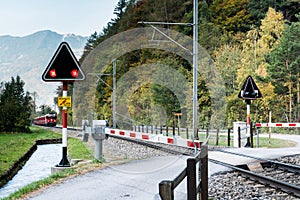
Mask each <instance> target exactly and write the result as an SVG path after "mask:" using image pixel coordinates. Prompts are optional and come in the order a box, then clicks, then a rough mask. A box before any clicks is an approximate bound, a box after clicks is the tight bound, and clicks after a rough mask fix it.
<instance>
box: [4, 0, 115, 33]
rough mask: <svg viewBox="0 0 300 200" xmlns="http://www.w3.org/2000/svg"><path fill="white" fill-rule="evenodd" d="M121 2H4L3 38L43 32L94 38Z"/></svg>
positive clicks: (81, 0)
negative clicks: (95, 33)
mask: <svg viewBox="0 0 300 200" xmlns="http://www.w3.org/2000/svg"><path fill="white" fill-rule="evenodd" d="M118 1H119V0H0V36H2V35H11V36H26V35H30V34H32V33H35V32H37V31H41V30H52V31H55V32H57V33H59V34H69V33H72V34H75V35H81V36H90V35H91V34H93V33H94V32H95V31H97V33H100V32H101V31H102V29H103V27H105V26H106V24H107V23H108V22H110V21H111V19H113V18H115V15H114V14H113V12H114V8H115V7H116V5H117V3H118Z"/></svg>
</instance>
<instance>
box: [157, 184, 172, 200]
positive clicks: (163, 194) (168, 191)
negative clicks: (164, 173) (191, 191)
mask: <svg viewBox="0 0 300 200" xmlns="http://www.w3.org/2000/svg"><path fill="white" fill-rule="evenodd" d="M159 196H160V198H161V199H162V200H173V199H174V192H173V190H172V181H161V182H160V183H159Z"/></svg>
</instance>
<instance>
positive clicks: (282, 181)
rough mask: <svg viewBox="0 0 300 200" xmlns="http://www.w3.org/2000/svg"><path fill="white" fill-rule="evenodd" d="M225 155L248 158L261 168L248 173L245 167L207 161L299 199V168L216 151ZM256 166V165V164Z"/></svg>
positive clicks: (211, 160)
mask: <svg viewBox="0 0 300 200" xmlns="http://www.w3.org/2000/svg"><path fill="white" fill-rule="evenodd" d="M216 151H220V152H223V153H227V154H233V155H236V156H241V157H248V158H252V159H255V160H257V161H259V164H260V165H261V168H259V169H258V170H256V171H255V172H253V171H250V170H249V168H248V167H247V166H246V165H243V166H233V165H231V164H229V163H224V162H220V161H217V160H213V159H209V161H210V162H213V163H215V164H219V165H222V166H226V167H229V168H231V169H234V171H235V172H238V173H239V174H241V175H243V176H244V177H246V178H249V179H251V180H253V181H255V182H259V183H261V184H263V185H266V186H271V187H273V188H275V189H277V190H278V189H279V190H281V191H284V192H286V193H288V194H292V195H294V196H297V197H300V166H299V165H293V164H288V163H283V162H278V161H274V160H268V159H263V158H258V157H254V156H249V155H244V154H240V153H234V152H228V151H224V150H216ZM257 164H258V163H257Z"/></svg>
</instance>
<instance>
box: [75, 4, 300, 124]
mask: <svg viewBox="0 0 300 200" xmlns="http://www.w3.org/2000/svg"><path fill="white" fill-rule="evenodd" d="M114 14H115V16H116V17H115V18H114V19H112V20H111V22H109V23H108V24H107V26H106V27H105V28H104V29H103V30H102V31H101V32H99V33H97V32H95V33H93V34H91V35H90V37H89V39H88V41H87V44H86V46H85V49H84V54H83V56H82V57H81V59H80V63H81V65H82V68H83V70H84V71H85V73H87V74H90V75H88V76H87V77H90V78H87V79H88V80H86V81H84V82H82V83H78V84H77V83H76V84H74V88H75V91H76V93H77V94H76V96H75V98H76V99H77V102H76V103H75V105H76V106H75V108H74V115H76V116H77V117H79V113H80V115H82V116H83V117H84V118H87V117H89V115H90V113H89V112H88V111H83V110H84V109H86V110H87V109H88V110H89V111H90V112H93V113H94V116H95V117H96V118H98V119H106V120H108V121H109V123H110V125H111V124H112V112H113V111H112V101H113V98H112V91H113V90H112V84H113V76H112V74H113V62H110V63H107V61H106V60H109V59H110V60H111V61H112V60H113V59H115V58H116V59H117V62H116V63H117V68H116V80H117V87H118V90H117V91H118V92H117V96H118V98H117V100H118V101H117V115H118V118H117V119H118V125H119V126H123V125H124V124H123V123H124V122H125V121H126V123H127V124H128V125H132V124H137V125H164V126H173V125H178V123H180V125H181V126H182V127H183V126H185V127H191V123H192V121H191V112H192V109H191V107H190V106H191V102H190V101H191V98H192V96H191V95H192V94H191V93H190V89H185V84H186V83H185V82H182V79H181V77H182V78H183V79H185V80H187V81H186V82H187V84H188V86H189V88H192V84H193V75H192V73H193V66H192V64H191V62H189V58H190V57H191V56H190V57H188V56H187V57H185V56H184V53H181V54H180V53H177V52H176V53H174V51H173V50H172V49H171V48H172V47H174V45H173V46H172V45H170V46H168V44H169V43H170V42H169V43H168V42H166V40H167V39H166V37H163V36H162V35H161V34H160V36H158V35H159V34H158V33H159V31H160V30H161V31H162V32H163V33H164V34H165V35H166V36H167V38H169V37H170V38H171V39H172V38H175V39H174V41H175V42H178V43H179V44H180V45H182V46H183V47H182V48H184V47H185V46H187V48H186V51H189V50H192V49H191V46H189V39H186V37H189V38H191V37H192V36H193V27H192V26H191V25H170V24H166V23H187V24H192V23H193V1H192V0H161V1H157V0H120V1H119V2H118V4H117V6H116V8H115V11H114ZM141 21H144V22H164V23H165V24H157V25H155V26H154V28H153V27H152V26H150V25H149V24H145V23H140V22H141ZM198 21H199V24H198V26H199V32H198V38H199V39H198V45H199V46H200V47H201V51H200V53H201V55H204V54H205V55H206V54H207V55H209V58H208V59H207V57H206V56H205V59H207V60H208V61H207V60H206V61H205V62H206V63H209V64H207V65H208V66H206V68H211V69H212V68H213V69H214V70H213V72H214V73H211V72H204V71H202V72H201V71H199V70H198V71H199V73H198V74H199V75H198V105H199V107H198V113H199V114H198V120H199V128H208V127H214V128H230V127H232V123H233V122H234V121H245V120H246V103H245V101H244V100H242V99H240V98H238V93H239V92H240V90H241V87H242V85H243V83H244V81H245V79H246V78H247V77H248V76H249V75H251V76H252V77H253V79H254V80H255V83H256V84H257V86H258V87H259V89H260V91H261V93H262V98H260V99H257V100H253V101H251V120H252V121H253V122H268V121H269V119H270V118H271V120H272V122H299V120H300V77H299V75H300V40H299V38H300V0H276V1H274V0H203V1H199V19H198ZM143 28H144V29H143ZM142 29H143V30H147V31H148V30H149V33H150V32H151V31H152V33H153V35H152V42H154V43H153V44H154V45H155V44H158V45H160V46H159V47H157V46H156V47H155V48H153V44H151V45H152V46H151V47H149V46H145V47H140V48H134V47H128V46H126V45H125V46H122V45H123V44H127V45H128V44H130V43H125V42H128V40H129V39H131V40H133V41H135V39H136V40H138V38H139V35H138V34H136V35H135V33H136V32H135V31H136V30H142ZM154 30H155V31H154ZM129 33H130V34H129ZM122 34H123V35H122ZM126 34H128V35H130V37H129V36H128V37H127V35H126ZM125 36H126V37H125ZM118 37H119V39H117V38H118ZM120 38H122V42H121V43H118V41H120ZM145 40H146V39H145ZM169 40H170V39H169ZM114 41H115V42H114ZM147 41H148V40H147ZM155 42H156V43H155ZM131 43H133V42H131ZM173 43H174V42H173ZM112 46H113V47H112ZM164 46H165V47H164ZM126 48H127V49H126ZM168 48H169V49H168ZM124 49H126V50H124ZM128 49H130V51H129V50H128ZM170 49H171V50H170ZM177 49H178V48H177ZM179 49H180V48H179ZM100 50H101V51H100ZM204 51H205V53H203V52H204ZM118 52H122V53H118ZM200 57H201V56H200ZM211 63H213V64H211ZM153 64H155V65H156V67H157V66H161V67H159V68H155V67H153ZM99 66H101V67H99ZM165 66H167V67H166V68H164V67H165ZM162 68H164V69H166V70H167V72H168V73H166V71H164V72H158V71H159V69H162ZM139 70H140V74H137V73H138V72H139ZM154 70H156V71H154ZM173 70H174V74H175V76H173V77H171V76H170V77H169V76H168V75H169V74H172V73H173ZM162 73H163V74H162ZM91 74H92V75H91ZM99 74H100V76H99ZM159 74H161V75H162V76H163V77H160V79H159V80H165V81H164V82H160V81H154V80H156V79H155V78H158V77H159ZM91 76H93V78H91ZM212 76H214V77H218V80H221V82H218V81H215V78H212ZM219 76H220V77H219ZM92 82H93V84H91V83H92ZM95 83H96V84H95ZM169 83H170V84H169ZM176 88H181V91H177V90H176ZM212 88H214V89H212ZM129 90H130V92H129ZM216 91H217V94H214V93H215V92H216ZM180 95H183V96H180ZM124 97H126V98H124ZM216 97H218V98H220V99H222V101H220V102H219V101H217V102H216ZM216 107H218V108H216ZM76 113H78V114H76ZM76 116H75V117H76ZM178 116H180V119H179V117H178ZM77 120H78V121H80V119H79V118H77ZM179 121H180V122H179Z"/></svg>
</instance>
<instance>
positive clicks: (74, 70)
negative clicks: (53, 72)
mask: <svg viewBox="0 0 300 200" xmlns="http://www.w3.org/2000/svg"><path fill="white" fill-rule="evenodd" d="M71 76H73V77H74V78H76V77H77V76H78V70H77V69H73V70H72V71H71Z"/></svg>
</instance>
